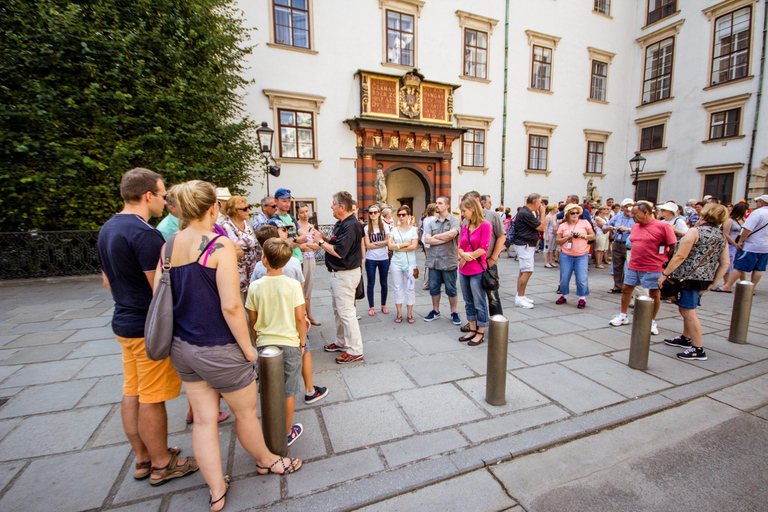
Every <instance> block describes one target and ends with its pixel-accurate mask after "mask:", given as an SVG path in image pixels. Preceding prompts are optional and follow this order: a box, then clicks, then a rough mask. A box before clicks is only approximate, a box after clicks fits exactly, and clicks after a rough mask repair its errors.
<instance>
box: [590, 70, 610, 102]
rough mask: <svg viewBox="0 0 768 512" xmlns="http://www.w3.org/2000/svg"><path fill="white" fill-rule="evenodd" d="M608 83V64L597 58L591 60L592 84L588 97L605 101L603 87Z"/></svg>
mask: <svg viewBox="0 0 768 512" xmlns="http://www.w3.org/2000/svg"><path fill="white" fill-rule="evenodd" d="M607 83H608V64H606V63H605V62H600V61H599V60H593V61H592V85H591V86H590V88H589V97H590V98H591V99H593V100H599V101H605V88H606V85H607Z"/></svg>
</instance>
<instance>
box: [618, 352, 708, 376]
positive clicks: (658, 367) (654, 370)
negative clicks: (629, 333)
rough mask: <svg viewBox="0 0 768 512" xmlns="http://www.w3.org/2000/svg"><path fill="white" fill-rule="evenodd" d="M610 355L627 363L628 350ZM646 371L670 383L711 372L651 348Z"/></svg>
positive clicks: (706, 374)
mask: <svg viewBox="0 0 768 512" xmlns="http://www.w3.org/2000/svg"><path fill="white" fill-rule="evenodd" d="M612 357H613V358H614V359H616V361H618V362H620V363H625V364H628V363H629V350H621V351H619V352H614V353H613V354H612ZM681 363H683V364H681ZM646 372H647V373H650V374H651V375H653V376H654V377H658V378H660V379H663V380H666V381H668V382H671V383H672V384H685V383H686V382H691V381H694V380H698V379H703V378H704V377H709V376H710V375H712V372H710V371H709V370H706V369H704V368H702V367H700V366H694V365H692V364H685V361H681V360H680V359H677V358H676V357H675V358H674V359H672V358H670V357H667V356H665V355H661V354H659V353H657V352H654V351H653V350H651V351H650V352H649V354H648V369H647V370H646Z"/></svg>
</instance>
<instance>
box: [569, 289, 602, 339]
mask: <svg viewBox="0 0 768 512" xmlns="http://www.w3.org/2000/svg"><path fill="white" fill-rule="evenodd" d="M587 303H588V304H589V306H590V308H589V309H593V299H592V297H591V296H590V297H587ZM565 318H566V320H567V321H568V322H570V323H572V324H575V325H579V326H581V327H583V328H584V330H592V329H598V328H601V327H604V326H605V318H603V317H602V316H599V315H597V314H596V312H593V313H576V314H574V315H568V316H567V317H565ZM579 334H581V333H579Z"/></svg>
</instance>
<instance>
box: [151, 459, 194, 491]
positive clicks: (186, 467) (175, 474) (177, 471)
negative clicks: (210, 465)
mask: <svg viewBox="0 0 768 512" xmlns="http://www.w3.org/2000/svg"><path fill="white" fill-rule="evenodd" d="M198 469H200V468H199V467H198V465H197V461H195V458H194V457H187V460H186V462H184V464H181V465H179V458H178V457H177V456H176V455H171V460H170V461H169V462H168V464H167V465H166V466H164V467H162V468H156V467H154V466H153V467H152V473H155V472H162V473H163V476H162V477H160V478H152V476H150V477H149V483H150V485H152V486H154V487H157V486H158V485H163V484H164V483H167V482H170V481H171V480H173V479H175V478H181V477H183V476H187V475H189V474H192V473H194V472H195V471H197V470H198Z"/></svg>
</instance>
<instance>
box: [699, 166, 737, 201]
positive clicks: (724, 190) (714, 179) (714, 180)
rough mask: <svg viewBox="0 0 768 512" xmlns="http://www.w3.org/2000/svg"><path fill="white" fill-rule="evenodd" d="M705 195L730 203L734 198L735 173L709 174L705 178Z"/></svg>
mask: <svg viewBox="0 0 768 512" xmlns="http://www.w3.org/2000/svg"><path fill="white" fill-rule="evenodd" d="M704 195H705V196H712V197H716V198H718V199H719V200H720V201H722V202H724V203H730V202H731V198H732V197H733V173H732V172H729V173H725V174H707V175H706V176H704Z"/></svg>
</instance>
